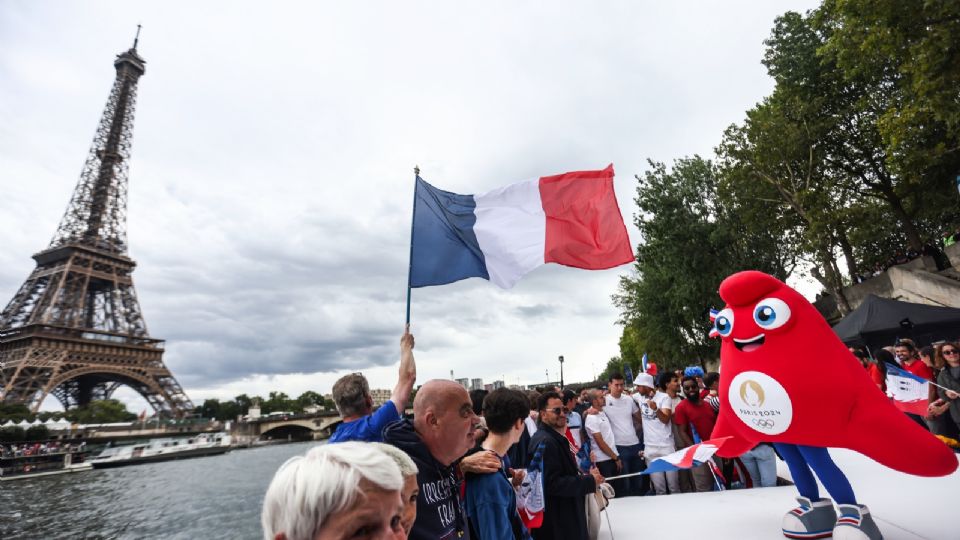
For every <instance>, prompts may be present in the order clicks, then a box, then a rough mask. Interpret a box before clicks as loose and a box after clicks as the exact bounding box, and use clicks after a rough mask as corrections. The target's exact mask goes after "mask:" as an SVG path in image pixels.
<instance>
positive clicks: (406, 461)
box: [373, 443, 420, 534]
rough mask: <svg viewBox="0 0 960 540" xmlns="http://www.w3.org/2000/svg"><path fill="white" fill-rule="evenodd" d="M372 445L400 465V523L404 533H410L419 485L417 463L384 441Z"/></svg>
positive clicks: (415, 514) (415, 515)
mask: <svg viewBox="0 0 960 540" xmlns="http://www.w3.org/2000/svg"><path fill="white" fill-rule="evenodd" d="M373 445H374V446H376V447H377V448H379V449H380V450H382V451H383V452H384V453H385V454H387V455H388V456H390V457H392V458H393V461H395V462H396V463H397V466H398V467H400V474H401V475H403V489H402V490H400V497H401V498H402V499H403V513H402V514H401V516H400V525H402V526H403V530H404V532H405V533H406V534H410V529H412V528H413V522H414V521H416V520H417V497H419V496H420V486H419V485H418V484H417V472H418V471H417V464H416V463H414V462H413V459H411V458H410V456H408V455H407V453H406V452H404V451H403V450H401V449H399V448H397V447H396V446H391V445H389V444H386V443H373Z"/></svg>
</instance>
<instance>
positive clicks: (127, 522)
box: [0, 442, 318, 540]
mask: <svg viewBox="0 0 960 540" xmlns="http://www.w3.org/2000/svg"><path fill="white" fill-rule="evenodd" d="M316 444H318V443H316V442H305V443H293V444H282V445H276V446H265V447H260V448H251V449H244V450H234V451H232V452H230V453H227V454H223V455H220V456H210V457H202V458H195V459H184V460H179V461H166V462H162V463H152V464H146V465H133V466H130V467H120V468H117V469H99V470H97V469H95V470H92V471H87V472H82V473H76V474H64V475H59V476H50V477H45V478H32V479H27V480H19V481H13V482H4V483H3V484H0V538H3V539H4V540H7V539H10V538H42V539H46V538H71V539H73V538H97V539H100V538H103V539H107V538H118V539H120V538H124V539H125V538H131V539H132V538H138V539H139V538H164V539H167V538H205V539H206V538H239V539H242V538H250V539H257V538H261V534H262V533H261V531H260V506H261V504H263V494H264V493H265V492H266V490H267V485H268V484H269V483H270V479H271V478H273V474H274V473H275V472H276V470H277V468H278V467H279V466H280V465H281V464H282V463H283V462H284V461H286V460H287V459H288V458H290V457H292V456H295V455H298V454H303V453H304V452H306V451H307V450H308V449H309V448H311V447H312V446H314V445H316Z"/></svg>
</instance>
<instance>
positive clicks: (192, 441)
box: [90, 433, 230, 469]
mask: <svg viewBox="0 0 960 540" xmlns="http://www.w3.org/2000/svg"><path fill="white" fill-rule="evenodd" d="M229 451H230V435H227V434H226V433H204V434H201V435H197V436H194V437H190V438H183V439H151V440H150V442H147V443H142V444H130V445H126V446H117V447H114V448H107V449H106V450H104V451H103V452H101V453H100V455H98V456H97V457H95V458H93V459H91V460H90V464H91V465H93V468H94V469H107V468H111V467H125V466H127V465H137V464H140V463H154V462H157V461H169V460H173V459H187V458H194V457H202V456H213V455H217V454H225V453H227V452H229Z"/></svg>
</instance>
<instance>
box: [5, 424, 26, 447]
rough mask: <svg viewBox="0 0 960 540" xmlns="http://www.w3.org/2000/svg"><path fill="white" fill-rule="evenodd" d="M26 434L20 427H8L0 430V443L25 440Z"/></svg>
mask: <svg viewBox="0 0 960 540" xmlns="http://www.w3.org/2000/svg"><path fill="white" fill-rule="evenodd" d="M24 436H25V432H24V431H23V428H22V427H20V426H7V427H5V428H0V442H5V443H12V442H20V441H22V440H23V438H24Z"/></svg>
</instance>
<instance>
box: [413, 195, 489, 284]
mask: <svg viewBox="0 0 960 540" xmlns="http://www.w3.org/2000/svg"><path fill="white" fill-rule="evenodd" d="M476 207H477V204H476V202H474V199H473V195H458V194H456V193H450V192H449V191H443V190H442V189H437V188H435V187H433V186H431V185H430V184H428V183H427V182H425V181H424V180H423V179H422V178H420V177H417V188H416V203H415V204H414V210H413V211H414V218H413V238H412V240H411V241H412V242H413V246H412V248H411V253H410V286H411V287H428V286H430V285H444V284H446V283H453V282H454V281H460V280H461V279H467V278H471V277H479V278H483V279H490V276H489V274H488V273H487V265H486V263H485V261H484V257H483V252H482V251H480V244H479V243H478V242H477V235H476V234H475V233H474V232H473V226H474V225H475V224H476V222H477V216H476V214H474V210H475V209H476Z"/></svg>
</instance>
